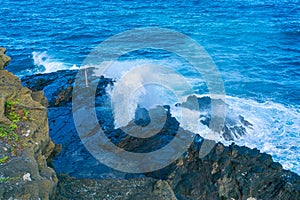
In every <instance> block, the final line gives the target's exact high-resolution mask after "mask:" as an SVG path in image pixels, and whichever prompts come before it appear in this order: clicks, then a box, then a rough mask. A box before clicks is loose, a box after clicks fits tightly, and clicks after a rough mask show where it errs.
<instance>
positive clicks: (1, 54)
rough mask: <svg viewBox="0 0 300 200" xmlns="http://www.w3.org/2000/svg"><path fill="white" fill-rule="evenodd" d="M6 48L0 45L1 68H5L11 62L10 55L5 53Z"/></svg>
mask: <svg viewBox="0 0 300 200" xmlns="http://www.w3.org/2000/svg"><path fill="white" fill-rule="evenodd" d="M5 53H6V49H5V48H2V47H0V70H3V69H4V67H5V66H7V65H8V64H9V62H10V57H9V56H7V55H5Z"/></svg>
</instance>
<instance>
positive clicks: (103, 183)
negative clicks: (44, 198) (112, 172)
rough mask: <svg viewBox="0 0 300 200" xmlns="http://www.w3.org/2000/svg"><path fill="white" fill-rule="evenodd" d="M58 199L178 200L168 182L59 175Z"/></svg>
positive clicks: (148, 179) (146, 179)
mask: <svg viewBox="0 0 300 200" xmlns="http://www.w3.org/2000/svg"><path fill="white" fill-rule="evenodd" d="M55 198H56V199H61V200H67V199H74V200H75V199H78V200H81V199H106V200H110V199H111V200H115V199H120V200H123V199H149V200H162V199H170V200H176V197H175V195H174V192H173V190H172V189H171V187H170V186H169V184H168V183H167V182H166V181H160V180H155V179H152V178H143V179H130V180H121V179H104V180H91V179H75V178H72V177H69V176H67V175H63V174H61V175H59V184H58V188H57V193H56V197H55Z"/></svg>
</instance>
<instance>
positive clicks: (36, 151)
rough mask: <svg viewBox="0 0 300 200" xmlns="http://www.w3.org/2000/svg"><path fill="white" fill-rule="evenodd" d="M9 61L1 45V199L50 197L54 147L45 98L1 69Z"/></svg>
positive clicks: (52, 182)
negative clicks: (49, 162) (50, 157)
mask: <svg viewBox="0 0 300 200" xmlns="http://www.w3.org/2000/svg"><path fill="white" fill-rule="evenodd" d="M9 60H10V58H9V57H8V56H6V55H5V49H3V48H0V199H50V197H51V196H52V195H53V194H54V192H55V188H56V185H57V177H56V173H55V171H54V170H53V169H52V168H50V167H48V165H47V159H48V158H49V156H50V155H51V153H52V151H53V149H54V147H55V145H54V143H53V142H52V141H51V139H50V137H49V132H48V118H47V109H46V106H47V105H46V102H47V101H46V99H45V97H44V95H43V92H42V91H39V92H32V91H31V90H30V89H28V88H26V87H23V86H22V84H21V81H20V80H19V79H18V77H16V76H14V75H13V74H11V73H10V72H8V71H6V70H4V67H5V66H6V65H7V64H8V62H9Z"/></svg>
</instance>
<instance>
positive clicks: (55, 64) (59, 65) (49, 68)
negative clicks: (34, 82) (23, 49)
mask: <svg viewBox="0 0 300 200" xmlns="http://www.w3.org/2000/svg"><path fill="white" fill-rule="evenodd" d="M32 58H33V63H34V65H36V66H38V67H42V68H41V69H38V70H37V72H38V73H51V72H56V71H59V70H66V69H69V68H70V67H69V66H67V65H66V64H65V63H63V62H61V61H59V60H58V59H55V58H53V57H52V56H50V55H48V54H47V52H46V51H44V52H36V51H34V52H32ZM71 69H75V68H74V66H73V68H71Z"/></svg>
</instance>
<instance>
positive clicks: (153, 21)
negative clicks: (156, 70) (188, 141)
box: [0, 0, 300, 174]
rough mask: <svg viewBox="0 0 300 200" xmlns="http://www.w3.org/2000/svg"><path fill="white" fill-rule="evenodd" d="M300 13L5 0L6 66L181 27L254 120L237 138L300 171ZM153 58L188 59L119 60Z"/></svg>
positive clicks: (23, 68) (65, 62)
mask: <svg viewBox="0 0 300 200" xmlns="http://www.w3.org/2000/svg"><path fill="white" fill-rule="evenodd" d="M299 19H300V2H299V1H298V0H233V1H229V0H217V1H208V0H202V1H193V0H190V1H177V0H175V1H162V0H160V1H149V0H143V1H142V0H134V1H119V0H116V1H108V0H107V1H103V0H100V1H99V0H90V1H86V2H84V1H79V0H62V1H54V0H48V1H37V0H27V1H18V0H3V1H2V2H1V7H0V21H1V23H0V46H4V47H5V48H7V49H8V52H7V54H8V55H9V56H11V57H12V61H11V64H10V66H9V67H8V68H7V69H8V70H9V71H12V72H14V73H16V74H17V75H18V76H20V77H22V76H24V75H29V74H36V73H45V72H53V71H57V70H60V69H70V68H72V66H74V65H77V66H80V65H81V63H82V62H83V60H84V59H85V57H86V56H87V55H88V54H89V53H90V52H91V50H92V49H93V48H94V47H96V46H97V45H98V44H99V43H101V42H102V41H104V40H106V39H108V38H109V37H111V36H113V35H115V34H118V33H121V32H123V31H126V30H131V29H133V28H143V27H163V28H169V29H173V30H176V31H179V32H181V33H183V34H186V35H188V36H189V37H191V38H192V39H194V40H196V41H197V42H198V43H199V44H201V45H202V46H203V47H204V48H205V49H206V51H207V52H208V53H209V54H210V56H211V57H212V59H213V60H214V62H215V64H216V66H217V67H218V69H219V71H220V74H221V76H222V78H223V81H224V85H225V90H226V94H227V97H228V98H227V103H228V104H229V105H230V106H231V107H232V109H233V111H232V112H235V113H241V114H243V115H244V116H247V117H248V119H249V121H251V122H252V123H253V124H254V125H255V128H254V130H253V132H252V133H249V135H248V136H246V137H244V138H242V139H241V140H240V141H237V143H238V144H241V145H247V146H249V147H257V148H259V149H260V150H261V151H263V152H267V153H270V154H271V155H272V156H273V157H274V159H275V161H279V162H280V163H281V164H283V166H284V167H285V168H286V169H291V170H293V171H294V172H297V173H298V174H300V156H299V155H300V147H299V144H300V106H299V105H300V20H299ZM154 61H155V62H158V61H162V62H164V63H168V64H169V65H174V66H175V67H176V68H184V67H185V64H184V63H181V62H180V61H178V60H177V59H176V58H172V57H168V56H162V55H157V54H155V53H154V54H151V55H150V56H147V55H139V54H132V55H131V56H130V57H128V59H127V60H125V61H123V63H121V64H120V65H133V64H135V63H137V62H141V63H144V62H154ZM185 75H186V76H190V77H189V78H191V79H193V78H194V79H197V78H198V77H193V74H185ZM200 82H201V81H198V82H197V80H196V82H195V84H196V85H197V84H198V86H199V87H198V88H197V89H198V90H199V93H200V94H201V93H202V92H205V89H203V87H202V85H201V84H200Z"/></svg>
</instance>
